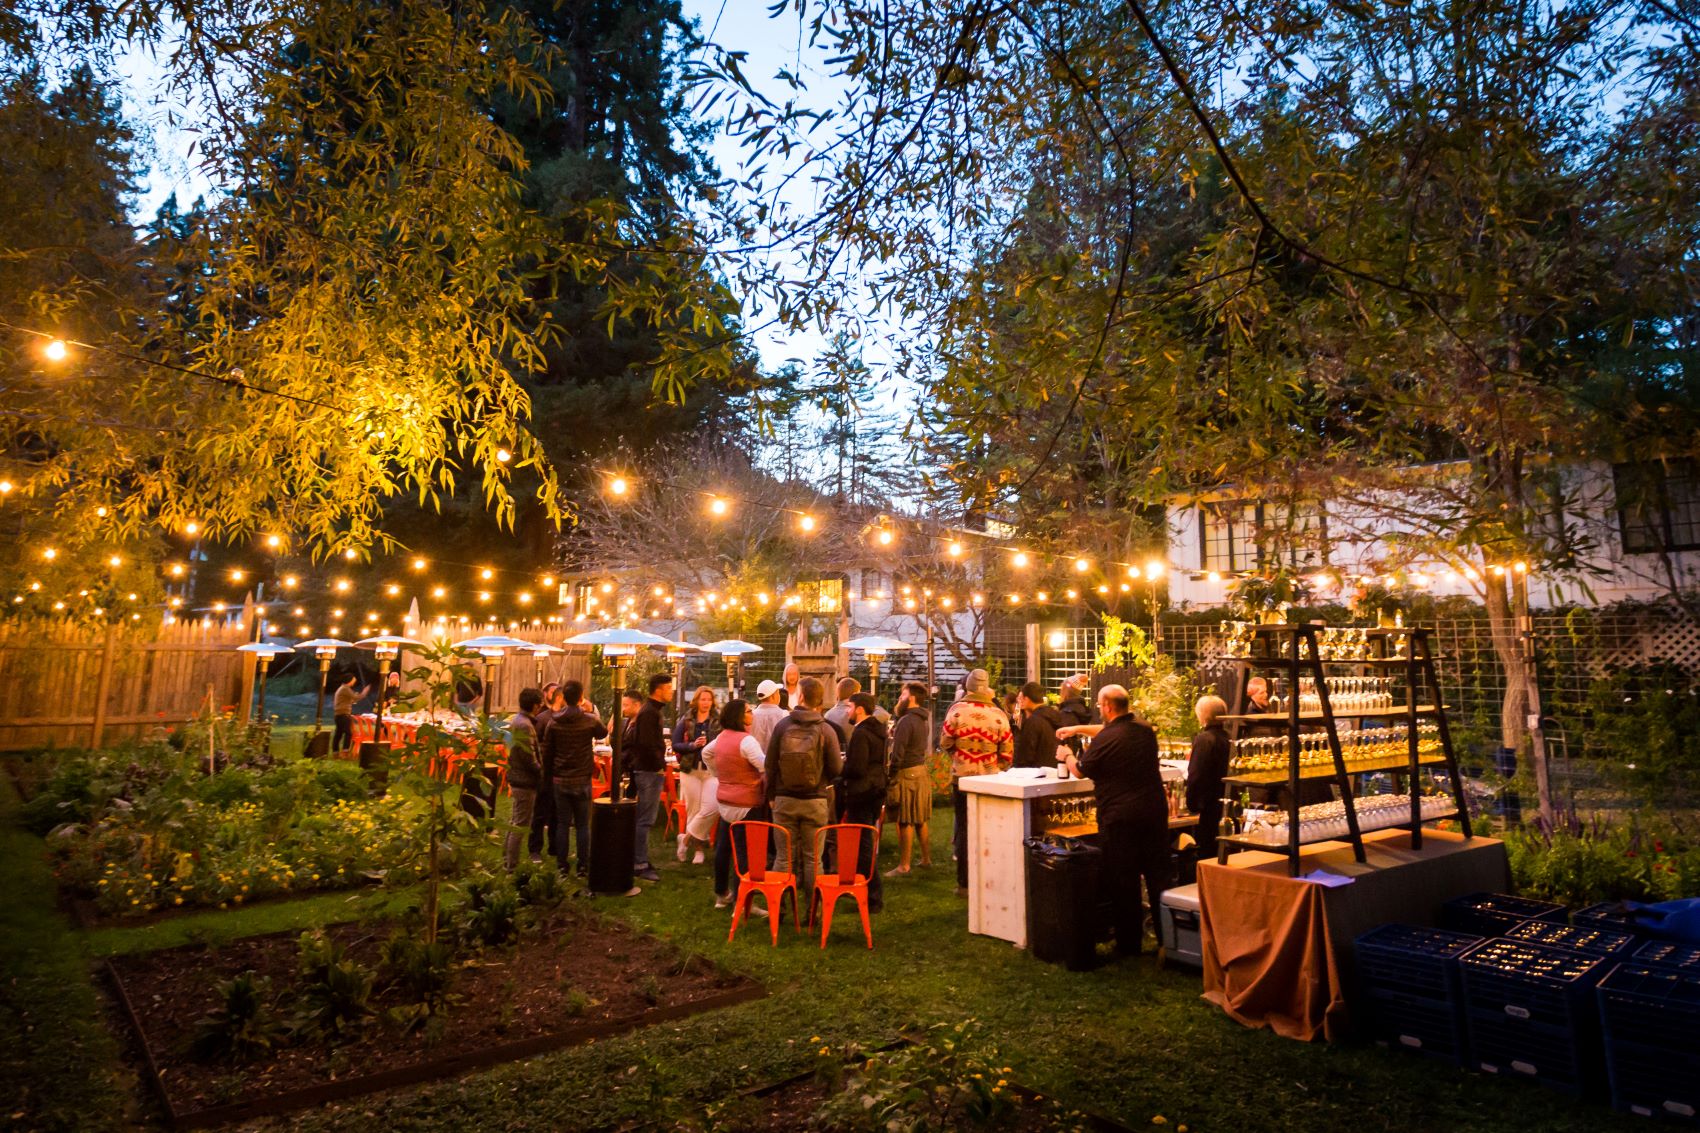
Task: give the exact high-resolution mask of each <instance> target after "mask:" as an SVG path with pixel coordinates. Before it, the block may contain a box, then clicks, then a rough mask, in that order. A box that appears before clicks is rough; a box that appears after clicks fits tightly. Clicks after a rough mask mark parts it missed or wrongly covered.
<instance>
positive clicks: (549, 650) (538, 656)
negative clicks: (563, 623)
mask: <svg viewBox="0 0 1700 1133" xmlns="http://www.w3.org/2000/svg"><path fill="white" fill-rule="evenodd" d="M526 648H527V649H529V650H530V651H531V659H532V660H533V661H535V662H536V663H537V669H536V674H535V675H536V677H537V680H536V684H537V690H538V691H539V692H541V691H543V662H544V661H545V660H547V659H548V658H550V657H553V656H556V655H557V654H561V653H565V652H566V650H565V649H562V648H560V647H559V646H555V645H542V644H539V643H538V642H535V641H528V642H526Z"/></svg>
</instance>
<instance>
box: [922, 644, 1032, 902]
mask: <svg viewBox="0 0 1700 1133" xmlns="http://www.w3.org/2000/svg"><path fill="white" fill-rule="evenodd" d="M939 750H940V751H943V752H948V753H949V755H950V776H951V782H950V798H951V803H952V805H953V806H954V808H955V810H956V830H955V832H954V836H953V841H954V843H955V847H956V894H957V896H959V897H964V896H967V894H968V796H967V795H966V794H965V793H964V792H963V790H962V780H963V779H965V778H967V777H968V776H970V775H995V774H997V773H998V772H999V771H1003V770H1005V769H1006V768H1008V767H1009V764H1010V760H1011V759H1012V758H1013V757H1014V754H1015V738H1014V736H1013V735H1012V734H1011V732H1010V728H1009V717H1008V716H1005V715H1004V712H1003V709H1001V708H999V707H998V704H997V701H996V700H994V699H993V698H992V681H991V678H990V677H989V676H987V674H986V670H984V669H975V670H974V671H973V672H972V673H969V674H968V683H967V687H966V689H965V691H964V695H963V697H962V699H961V700H959V701H957V702H956V703H955V704H953V705H951V706H950V711H949V712H948V713H946V714H945V718H944V734H943V735H942V736H941V737H940V739H939Z"/></svg>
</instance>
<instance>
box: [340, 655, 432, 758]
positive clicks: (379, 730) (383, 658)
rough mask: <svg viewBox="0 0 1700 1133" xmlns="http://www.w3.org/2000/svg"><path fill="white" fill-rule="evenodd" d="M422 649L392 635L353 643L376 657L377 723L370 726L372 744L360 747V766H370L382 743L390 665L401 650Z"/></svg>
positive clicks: (375, 707) (375, 708)
mask: <svg viewBox="0 0 1700 1133" xmlns="http://www.w3.org/2000/svg"><path fill="white" fill-rule="evenodd" d="M424 647H425V643H424V642H422V641H415V640H413V639H412V638H411V637H402V636H400V635H399V634H394V633H380V634H379V635H378V636H377V637H367V638H362V639H361V640H359V641H356V642H355V643H354V648H356V649H367V650H370V651H371V652H373V653H375V654H377V657H378V698H377V703H376V704H375V705H374V706H373V707H374V711H375V712H376V713H377V721H376V722H375V723H374V724H373V725H372V742H371V743H370V744H361V745H360V766H362V767H367V766H370V762H369V761H370V760H371V759H375V758H376V757H377V753H378V748H379V746H380V745H382V744H383V743H384V698H385V697H386V696H387V695H388V694H389V691H390V663H391V662H392V661H395V660H396V659H397V658H399V657H400V656H401V651H402V650H403V649H423V648H424Z"/></svg>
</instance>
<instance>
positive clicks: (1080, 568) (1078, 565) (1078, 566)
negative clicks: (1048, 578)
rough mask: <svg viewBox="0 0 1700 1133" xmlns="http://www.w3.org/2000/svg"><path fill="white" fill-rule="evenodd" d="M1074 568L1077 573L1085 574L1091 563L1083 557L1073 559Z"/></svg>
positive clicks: (1090, 567)
mask: <svg viewBox="0 0 1700 1133" xmlns="http://www.w3.org/2000/svg"><path fill="white" fill-rule="evenodd" d="M1074 569H1075V572H1076V573H1077V574H1085V573H1086V572H1087V571H1089V570H1091V569H1092V564H1091V563H1090V562H1088V561H1087V560H1085V559H1075V560H1074Z"/></svg>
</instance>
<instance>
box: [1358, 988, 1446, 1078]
mask: <svg viewBox="0 0 1700 1133" xmlns="http://www.w3.org/2000/svg"><path fill="white" fill-rule="evenodd" d="M1363 1004H1364V1008H1365V1015H1366V1016H1367V1019H1366V1022H1367V1029H1368V1032H1369V1034H1370V1035H1371V1037H1373V1038H1376V1039H1378V1040H1380V1041H1382V1042H1385V1043H1386V1044H1387V1045H1388V1046H1391V1047H1397V1048H1398V1049H1400V1050H1408V1051H1413V1052H1415V1053H1418V1054H1424V1055H1428V1056H1429V1057H1431V1058H1439V1059H1442V1060H1444V1061H1446V1062H1450V1063H1452V1064H1453V1065H1455V1066H1463V1065H1466V1064H1467V1060H1468V1055H1469V1047H1468V1043H1467V1042H1466V1032H1465V1027H1464V1007H1463V1002H1462V1001H1461V1000H1459V999H1456V998H1454V999H1450V1000H1446V999H1431V998H1429V997H1427V996H1421V995H1401V994H1399V993H1398V992H1393V991H1384V990H1380V989H1371V990H1370V992H1369V994H1368V995H1366V996H1365V997H1364V999H1363Z"/></svg>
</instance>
